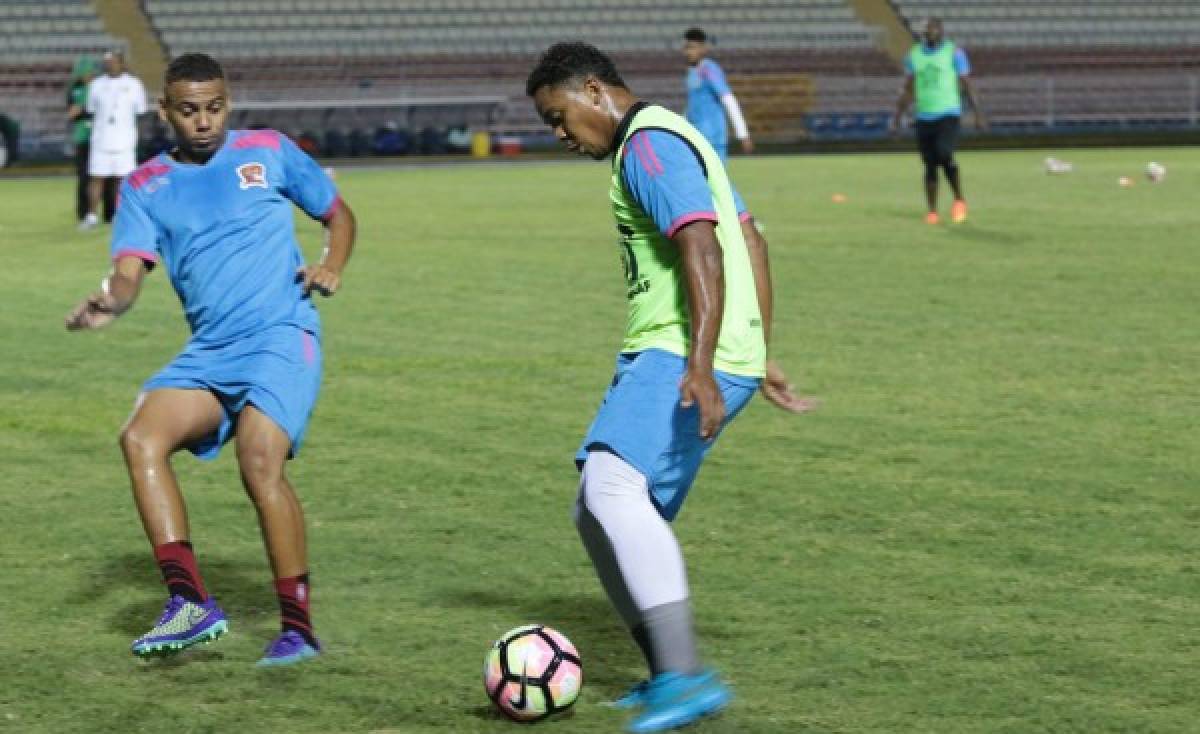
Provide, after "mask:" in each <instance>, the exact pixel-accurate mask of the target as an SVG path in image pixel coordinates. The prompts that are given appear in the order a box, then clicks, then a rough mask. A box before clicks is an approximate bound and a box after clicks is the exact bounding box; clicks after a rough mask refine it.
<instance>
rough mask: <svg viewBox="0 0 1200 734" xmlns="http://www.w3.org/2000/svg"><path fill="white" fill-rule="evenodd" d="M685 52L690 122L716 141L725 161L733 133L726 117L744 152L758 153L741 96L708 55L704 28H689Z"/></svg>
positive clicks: (716, 148)
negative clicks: (727, 116)
mask: <svg viewBox="0 0 1200 734" xmlns="http://www.w3.org/2000/svg"><path fill="white" fill-rule="evenodd" d="M683 55H684V56H685V57H686V58H687V62H688V71H687V115H686V117H687V121H688V122H690V123H692V125H693V126H694V127H695V128H696V129H697V130H699V131H700V133H701V134H702V135H703V136H704V137H705V138H707V139H708V142H709V143H711V144H712V147H713V149H714V150H716V151H717V155H719V156H721V160H722V161H724V160H727V159H728V157H729V136H728V132H727V130H726V126H725V116H726V115H727V114H728V115H729V124H731V125H733V134H734V135H735V136H736V137H737V139H738V140H740V141H741V142H742V152H743V153H753V152H754V141H753V140H752V139H751V138H750V131H749V130H748V129H747V128H746V119H745V118H744V117H742V108H741V107H740V106H739V105H738V101H737V97H734V96H733V90H731V89H730V88H729V83H728V82H726V81H725V72H724V71H722V70H721V67H720V66H719V65H718V64H717V62H715V61H713V60H712V59H710V58H708V34H707V33H705V32H704V30H703V29H701V28H689V29H688V30H687V31H685V32H684V34H683Z"/></svg>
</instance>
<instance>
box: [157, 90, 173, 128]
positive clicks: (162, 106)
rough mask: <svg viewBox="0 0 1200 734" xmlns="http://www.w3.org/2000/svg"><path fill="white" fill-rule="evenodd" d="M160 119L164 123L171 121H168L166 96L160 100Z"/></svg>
mask: <svg viewBox="0 0 1200 734" xmlns="http://www.w3.org/2000/svg"><path fill="white" fill-rule="evenodd" d="M158 119H160V120H162V121H163V122H167V123H169V122H170V120H168V119H167V95H165V94H164V95H163V96H161V97H159V98H158Z"/></svg>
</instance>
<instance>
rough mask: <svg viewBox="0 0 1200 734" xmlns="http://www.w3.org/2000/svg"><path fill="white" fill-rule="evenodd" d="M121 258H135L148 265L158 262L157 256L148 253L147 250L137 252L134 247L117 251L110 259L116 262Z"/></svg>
mask: <svg viewBox="0 0 1200 734" xmlns="http://www.w3.org/2000/svg"><path fill="white" fill-rule="evenodd" d="M123 257H136V258H139V259H141V260H142V261H144V262H148V263H156V262H158V255H156V254H154V253H153V252H150V251H149V250H139V249H137V248H136V247H122V248H121V249H120V250H117V251H116V252H115V253H113V257H112V259H113V262H116V261H117V260H120V259H121V258H123Z"/></svg>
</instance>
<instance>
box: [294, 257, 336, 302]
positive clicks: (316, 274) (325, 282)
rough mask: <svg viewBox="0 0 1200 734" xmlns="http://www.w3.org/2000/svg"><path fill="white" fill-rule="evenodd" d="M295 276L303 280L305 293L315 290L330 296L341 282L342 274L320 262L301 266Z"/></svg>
mask: <svg viewBox="0 0 1200 734" xmlns="http://www.w3.org/2000/svg"><path fill="white" fill-rule="evenodd" d="M296 278H297V279H298V280H302V281H303V282H304V293H305V294H306V295H307V294H308V293H311V292H312V291H313V290H316V291H317V292H318V293H320V294H321V295H323V296H332V295H333V294H334V293H337V289H338V288H339V287H340V286H341V284H342V274H341V273H339V272H338V271H336V270H334V269H333V268H331V267H328V266H326V265H324V264H322V263H317V264H316V265H304V266H302V267H301V268H300V269H299V270H297V271H296Z"/></svg>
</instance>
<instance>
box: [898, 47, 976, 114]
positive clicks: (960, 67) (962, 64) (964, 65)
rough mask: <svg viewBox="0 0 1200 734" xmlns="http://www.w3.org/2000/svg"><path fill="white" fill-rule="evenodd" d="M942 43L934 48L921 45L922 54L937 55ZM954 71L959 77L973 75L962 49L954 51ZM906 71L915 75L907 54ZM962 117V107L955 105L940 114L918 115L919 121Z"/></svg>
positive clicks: (965, 53) (910, 74) (905, 60)
mask: <svg viewBox="0 0 1200 734" xmlns="http://www.w3.org/2000/svg"><path fill="white" fill-rule="evenodd" d="M942 43H945V41H942ZM942 43H939V44H938V45H936V46H933V47H930V46H927V45H926V44H924V43H922V44H921V53H923V54H926V55H928V54H932V53H936V52H937V50H938V49H939V48H941V47H942ZM954 70H955V71H956V72H958V75H959V76H967V75H968V74H970V73H971V62H970V61H968V60H967V52H966V51H963V50H962V48H961V47H959V48H956V49H954ZM904 71H905V72H906V73H907V74H908V75H909V76H912V75H913V73H914V70H913V64H912V59H910V58H909V57H908V55H907V54H905V56H904ZM961 116H962V105H955V106H953V107H949V108H947V109H944V110H942V111H940V112H935V113H920V112H918V113H917V119H918V120H924V121H931V120H940V119H942V118H943V117H961Z"/></svg>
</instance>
